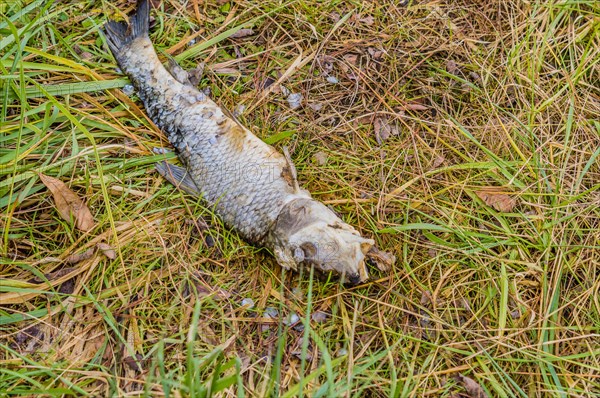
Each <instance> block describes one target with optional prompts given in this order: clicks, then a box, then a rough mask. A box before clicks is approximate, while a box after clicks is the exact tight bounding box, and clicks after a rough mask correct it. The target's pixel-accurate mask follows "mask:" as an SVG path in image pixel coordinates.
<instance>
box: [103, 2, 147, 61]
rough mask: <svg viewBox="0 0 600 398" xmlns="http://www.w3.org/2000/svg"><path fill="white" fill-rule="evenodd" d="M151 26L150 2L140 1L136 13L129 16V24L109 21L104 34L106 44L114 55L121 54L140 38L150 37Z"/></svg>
mask: <svg viewBox="0 0 600 398" xmlns="http://www.w3.org/2000/svg"><path fill="white" fill-rule="evenodd" d="M149 25H150V6H149V4H148V0H138V3H137V7H136V10H135V13H134V14H133V15H130V16H129V23H126V22H117V21H108V22H107V23H106V24H105V25H104V29H103V33H104V36H105V37H106V43H107V44H108V47H109V48H110V50H111V51H112V53H113V54H115V55H116V54H119V53H120V52H121V51H122V49H123V48H124V47H127V46H128V45H129V44H131V42H132V41H133V40H135V39H136V38H138V37H147V36H148V26H149Z"/></svg>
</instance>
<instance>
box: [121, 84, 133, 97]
mask: <svg viewBox="0 0 600 398" xmlns="http://www.w3.org/2000/svg"><path fill="white" fill-rule="evenodd" d="M134 92H135V88H134V87H133V86H132V85H131V84H126V85H125V86H123V94H125V95H126V96H128V97H129V96H131V95H133V93H134Z"/></svg>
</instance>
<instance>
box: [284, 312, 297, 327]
mask: <svg viewBox="0 0 600 398" xmlns="http://www.w3.org/2000/svg"><path fill="white" fill-rule="evenodd" d="M299 320H300V317H299V316H298V314H296V313H295V312H290V314H289V315H288V316H287V317H286V318H285V319H284V320H283V323H284V325H288V326H289V325H293V324H295V323H296V322H298V321H299Z"/></svg>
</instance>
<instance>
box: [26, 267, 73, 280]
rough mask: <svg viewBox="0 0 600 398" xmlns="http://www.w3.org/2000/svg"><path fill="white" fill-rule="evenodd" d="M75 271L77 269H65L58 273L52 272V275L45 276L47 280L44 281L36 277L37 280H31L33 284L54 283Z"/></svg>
mask: <svg viewBox="0 0 600 398" xmlns="http://www.w3.org/2000/svg"><path fill="white" fill-rule="evenodd" d="M73 271H75V268H73V267H69V268H63V269H61V270H58V271H54V272H50V273H47V274H44V278H45V279H42V278H40V277H38V276H36V277H35V278H33V279H32V280H31V282H33V283H42V282H46V281H50V282H52V281H54V280H56V279H58V278H61V277H63V276H65V275H67V274H69V273H71V272H73Z"/></svg>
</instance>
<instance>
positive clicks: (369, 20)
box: [359, 15, 375, 26]
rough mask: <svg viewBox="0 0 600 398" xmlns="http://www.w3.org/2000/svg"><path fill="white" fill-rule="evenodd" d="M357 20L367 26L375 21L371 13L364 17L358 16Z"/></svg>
mask: <svg viewBox="0 0 600 398" xmlns="http://www.w3.org/2000/svg"><path fill="white" fill-rule="evenodd" d="M359 21H360V22H362V23H364V24H365V25H367V26H371V25H373V23H374V22H375V18H373V16H372V15H367V16H366V17H364V18H360V19H359Z"/></svg>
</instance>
